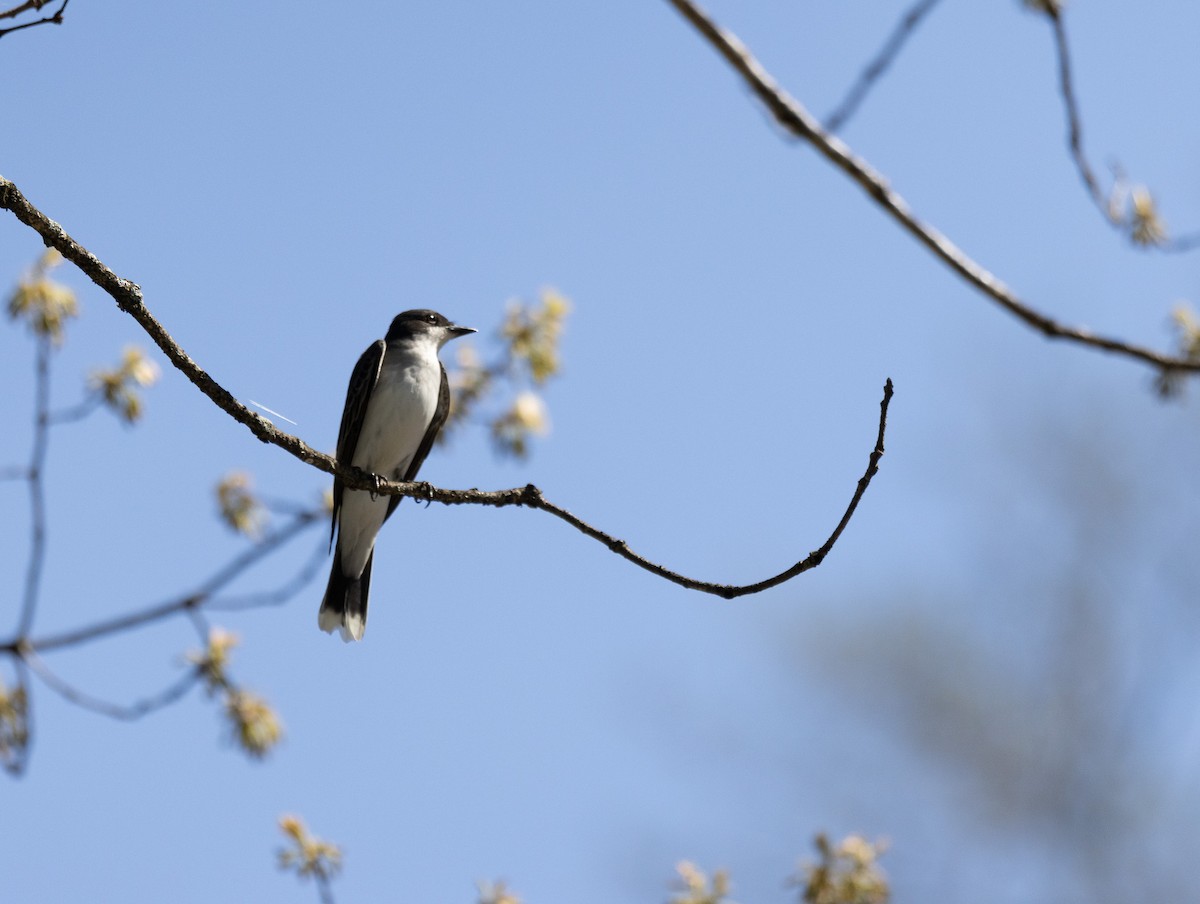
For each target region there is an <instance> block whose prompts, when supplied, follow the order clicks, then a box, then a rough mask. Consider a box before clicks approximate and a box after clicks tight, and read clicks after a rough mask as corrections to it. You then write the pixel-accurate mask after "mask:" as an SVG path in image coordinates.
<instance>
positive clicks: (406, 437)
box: [354, 343, 442, 479]
mask: <svg viewBox="0 0 1200 904" xmlns="http://www.w3.org/2000/svg"><path fill="white" fill-rule="evenodd" d="M426 346H427V347H426ZM441 383H442V371H441V365H440V364H439V363H438V358H437V346H436V345H433V344H432V343H421V344H420V345H418V344H416V343H405V344H403V345H399V344H397V345H393V346H388V349H387V351H386V352H385V353H384V356H383V368H382V369H381V370H380V373H379V379H378V381H377V382H376V384H375V391H374V392H373V393H372V394H371V401H370V402H369V403H368V404H367V411H366V415H365V416H364V417H363V424H362V431H361V432H360V433H359V436H358V445H357V447H356V448H355V451H354V464H355V465H357V466H358V467H360V468H364V469H365V470H368V471H374V472H375V473H376V474H380V475H383V476H385V477H394V478H397V479H399V478H401V477H403V475H404V471H405V470H406V469H407V468H408V465H409V463H410V462H411V461H412V457H413V455H414V454H415V453H416V451H417V447H418V446H420V445H421V440H422V439H423V438H424V436H425V431H426V430H428V429H429V424H430V422H431V421H432V420H433V415H434V412H435V411H436V410H437V403H438V393H439V392H440V390H441Z"/></svg>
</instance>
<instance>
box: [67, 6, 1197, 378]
mask: <svg viewBox="0 0 1200 904" xmlns="http://www.w3.org/2000/svg"><path fill="white" fill-rule="evenodd" d="M667 2H669V3H670V4H671V5H672V6H674V7H675V9H677V10H678V11H679V12H680V14H682V15H683V17H684V18H685V19H686V20H687V21H688V22H689V23H691V25H692V26H693V27H695V29H696V30H697V31H698V32H699V33H700V35H701V36H702V37H704V39H705V40H707V41H708V43H709V44H711V45H712V46H713V48H714V49H715V50H716V51H717V52H718V53H719V54H720V55H721V56H722V57H724V59H725V61H726V62H727V63H729V65H730V66H732V67H733V69H734V70H735V71H736V72H737V73H738V75H740V76H741V77H742V79H743V80H744V81H745V82H746V84H747V85H749V86H750V89H751V90H752V91H753V92H754V93H755V95H757V96H758V98H759V99H760V100H761V101H762V102H763V103H764V104H765V105H766V107H767V109H768V110H769V111H770V112H771V114H772V115H773V116H774V117H775V119H776V120H778V122H779V123H780V124H781V125H782V126H783V127H784V128H785V129H787V130H788V131H789V132H791V133H792V134H794V135H796V136H798V137H799V138H802V139H804V140H805V141H807V142H808V143H809V144H811V145H812V146H813V147H814V148H816V150H817V151H818V152H819V153H820V154H821V155H822V156H824V157H825V158H826V159H827V160H829V161H830V162H831V163H832V164H833V165H834V166H836V167H837V168H838V169H840V170H841V171H842V172H844V173H845V174H846V175H848V176H849V177H850V178H851V179H852V180H854V182H856V183H857V184H858V186H859V187H860V188H862V190H863V191H864V192H866V194H867V195H868V196H869V197H870V198H871V199H872V200H873V201H874V202H875V203H876V204H878V205H879V206H880V207H881V208H882V209H883V210H884V211H885V212H886V213H887V214H888V215H890V216H891V217H892V218H893V219H894V220H895V221H896V222H897V223H899V224H900V226H901V227H902V228H903V229H904V230H905V231H907V232H908V233H910V234H911V235H912V236H913V237H914V238H916V239H917V240H918V241H919V242H920V243H921V244H923V245H924V246H925V247H926V248H928V249H929V250H930V251H931V252H932V253H933V255H934V256H935V257H937V258H938V259H939V260H941V261H942V262H943V263H945V264H946V265H947V266H948V267H949V268H950V269H951V270H952V271H953V272H955V273H957V274H958V275H959V276H960V277H961V278H962V279H963V280H965V281H966V282H967V283H968V284H969V285H971V286H973V287H975V288H976V289H978V290H979V291H980V292H982V293H983V294H984V295H986V296H987V297H988V298H991V299H992V300H993V301H995V302H996V303H997V304H999V305H1000V306H1001V307H1002V308H1004V310H1006V311H1008V312H1009V313H1010V314H1013V315H1014V316H1015V317H1017V318H1018V319H1020V320H1021V321H1023V322H1024V323H1026V324H1028V325H1029V326H1031V327H1033V328H1034V329H1035V330H1037V331H1038V332H1040V333H1042V335H1044V336H1046V337H1047V338H1048V339H1064V340H1066V341H1068V342H1072V343H1077V344H1079V345H1084V346H1088V347H1090V348H1096V349H1101V350H1103V351H1106V352H1113V353H1116V354H1119V355H1124V356H1126V357H1129V358H1133V359H1135V360H1138V361H1142V362H1144V363H1146V364H1150V365H1153V366H1154V367H1155V368H1157V369H1159V370H1161V371H1169V372H1187V373H1194V372H1196V371H1200V360H1191V359H1188V358H1179V357H1175V356H1173V355H1167V354H1163V353H1162V352H1157V351H1154V350H1153V349H1150V348H1145V347H1143V346H1140V345H1134V344H1132V343H1129V342H1125V341H1123V340H1121V339H1114V338H1111V337H1108V336H1101V335H1097V334H1095V333H1093V332H1092V331H1091V330H1088V329H1086V328H1084V327H1072V326H1066V325H1064V324H1061V323H1059V322H1058V321H1056V320H1054V319H1053V318H1051V317H1048V316H1047V315H1045V314H1042V313H1041V312H1039V311H1037V310H1035V309H1034V308H1032V307H1030V306H1029V305H1028V304H1026V303H1025V302H1024V301H1022V300H1021V299H1020V298H1018V297H1017V295H1016V294H1015V293H1014V292H1013V291H1012V290H1011V289H1009V288H1008V286H1006V285H1005V284H1004V283H1003V282H1001V281H1000V279H998V278H997V277H996V276H995V275H994V274H993V273H991V272H990V271H989V270H987V269H985V268H984V267H983V266H981V265H980V264H978V263H977V262H976V261H975V260H974V259H972V258H971V257H969V256H968V255H967V254H966V253H965V252H964V251H962V249H960V248H959V247H958V246H957V245H955V244H954V243H953V242H952V241H950V239H948V238H947V237H946V236H944V235H942V233H940V232H938V230H936V229H935V228H933V227H932V226H930V225H928V224H927V223H924V222H922V221H921V220H920V219H918V217H917V216H916V214H915V213H913V211H912V209H911V208H910V207H909V205H908V202H907V201H905V200H904V198H902V197H901V196H900V195H899V194H897V193H896V192H895V191H893V190H892V188H891V186H889V185H888V183H887V180H886V179H884V177H883V176H882V175H881V174H880V173H879V172H877V171H876V170H875V169H873V168H872V167H871V166H870V164H868V163H867V162H866V161H865V160H863V159H862V158H861V157H858V156H856V155H855V154H854V153H853V152H852V151H851V150H850V148H849V147H847V145H846V144H845V142H843V141H842V140H841V139H839V138H837V137H836V136H834V135H830V134H828V133H827V132H826V131H825V130H824V129H823V128H822V127H821V124H820V123H819V122H817V120H816V119H815V118H814V117H813V115H812V114H811V113H809V112H808V110H807V109H805V107H804V106H803V105H802V104H801V103H800V102H799V101H797V100H795V99H794V98H793V97H791V96H790V95H788V94H787V93H786V92H785V91H784V90H783V89H782V88H780V87H779V85H778V84H776V82H775V80H774V79H773V78H772V77H771V75H770V74H769V73H768V72H767V71H766V70H765V69H764V68H763V67H762V65H761V64H760V63H759V62H758V60H756V59H755V58H754V56H753V55H752V54H751V53H750V51H749V50H748V49H747V48H746V46H745V45H744V44H743V43H742V42H741V41H740V40H739V39H738V38H737V37H736V36H735V35H733V34H732V33H730V32H728V31H726V30H725V29H723V28H720V27H719V26H718V25H716V24H715V23H714V22H713V20H712V19H710V18H709V17H708V15H707V14H706V13H704V12H703V11H702V10H701V9H700V8H699V7H698V6H696V4H694V3H692V2H690V0H667ZM60 250H61V249H60Z"/></svg>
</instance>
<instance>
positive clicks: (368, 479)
mask: <svg viewBox="0 0 1200 904" xmlns="http://www.w3.org/2000/svg"><path fill="white" fill-rule="evenodd" d="M805 116H807V114H805ZM834 140H835V141H836V139H834ZM0 207H2V208H4V209H6V210H10V211H12V212H13V214H14V215H16V217H17V219H19V220H20V221H21V222H22V223H24V224H25V225H27V226H29V227H30V228H32V229H33V230H35V231H36V232H37V233H38V234H39V235H41V236H42V239H43V241H45V243H46V244H47V245H50V246H52V247H54V248H56V249H57V250H58V251H59V252H60V253H61V254H62V255H63V257H65V258H66V259H67V260H69V261H71V262H72V263H74V264H75V265H76V266H77V267H79V269H80V270H82V271H83V272H84V273H85V274H86V275H87V276H88V277H89V278H90V279H91V280H92V282H94V283H95V284H96V285H98V286H99V287H100V288H101V289H103V290H104V291H105V292H107V293H108V294H109V295H110V296H111V297H112V298H113V300H114V301H116V303H117V307H119V308H120V309H121V310H122V311H125V312H126V313H127V314H129V315H130V316H131V317H133V318H134V320H136V321H137V322H138V324H140V325H141V327H142V328H143V329H144V330H145V331H146V332H147V334H148V335H149V336H150V338H151V339H153V340H154V342H155V344H157V345H158V347H159V348H160V349H162V351H163V353H164V354H165V355H166V356H167V358H168V359H169V360H170V361H171V363H172V364H173V365H174V366H175V367H176V369H178V370H179V371H181V372H182V373H183V374H184V376H186V377H187V378H188V379H189V380H191V381H192V383H194V384H195V385H196V387H197V388H198V389H200V391H201V392H203V393H204V394H205V395H206V396H208V397H209V399H211V400H212V401H213V403H214V404H216V405H217V407H218V408H220V409H221V410H222V411H224V412H226V413H227V414H228V415H229V416H230V417H232V418H233V419H234V420H236V421H238V422H239V423H242V424H244V425H246V427H248V428H249V429H250V431H251V432H252V433H253V434H254V435H255V436H256V437H258V438H259V439H260V440H262V441H263V442H266V443H272V444H274V445H276V446H279V447H280V448H281V449H284V450H285V451H287V452H290V453H291V454H292V455H294V456H295V457H296V458H299V459H300V460H301V461H303V462H305V463H306V464H310V465H313V466H314V467H316V468H319V469H320V470H322V471H325V472H326V473H328V474H334V475H336V476H337V477H339V478H340V479H341V480H342V481H343V483H344V484H345V486H346V487H347V488H349V489H359V490H371V491H373V492H375V493H377V494H383V495H389V496H411V497H414V498H418V499H424V500H427V501H430V502H441V503H444V504H446V505H488V506H494V507H497V508H499V507H504V506H509V505H521V506H527V507H529V508H536V509H541V510H543V511H546V512H549V513H550V514H552V515H555V516H556V517H558V518H560V519H561V520H563V521H565V522H567V523H568V524H570V525H571V526H573V527H575V528H576V529H577V530H579V531H581V532H583V533H584V534H587V535H588V536H589V537H592V538H593V539H595V540H598V541H599V542H601V543H603V544H605V545H606V546H608V548H609V549H611V550H613V552H616V553H618V554H619V555H621V556H623V557H624V558H626V559H628V560H629V561H631V562H633V563H634V564H636V565H638V566H639V567H641V568H645V569H646V570H647V571H650V572H652V573H654V574H657V575H659V576H660V577H663V578H666V579H667V580H669V581H673V582H674V583H677V584H680V585H681V586H684V587H688V588H690V589H693V590H700V591H703V592H705V593H715V594H717V595H718V596H723V597H725V598H726V599H731V598H733V597H735V596H741V595H743V594H746V593H757V592H758V591H760V590H765V589H767V588H768V587H774V586H776V585H777V584H780V583H782V582H783V581H786V580H788V579H789V578H792V577H795V576H796V575H798V574H800V573H801V572H804V571H808V570H809V569H811V568H814V567H816V566H817V565H819V564H820V563H821V560H822V559H824V557H825V555H826V553H828V551H829V548H831V547H832V546H833V543H834V542H836V540H837V538H838V536H840V535H841V532H842V530H843V529H844V527H845V524H846V522H847V521H849V518H850V515H851V514H852V513H853V511H854V509H855V507H856V506H857V505H858V499H859V498H860V497H861V495H862V492H863V491H864V490H865V489H866V484H865V483H863V482H862V481H860V485H859V490H858V491H857V492H856V493H855V496H854V499H853V500H852V501H851V504H850V508H849V509H848V510H847V512H846V515H845V516H844V517H843V519H842V522H841V523H840V524H839V525H838V527H837V529H836V530H835V531H834V533H833V535H832V536H831V537H830V538H829V540H827V541H826V543H825V545H823V546H822V547H821V548H820V549H819V550H817V551H816V552H814V553H812V554H811V555H809V556H808V557H807V558H806V559H803V560H802V561H800V562H797V563H796V565H794V566H792V568H790V569H788V570H787V571H784V572H782V573H781V574H779V575H776V576H775V577H773V578H769V579H767V580H766V581H762V582H759V583H757V584H750V585H746V586H744V587H736V586H731V585H726V584H711V583H708V582H705V581H695V580H692V579H691V578H687V577H684V576H682V575H679V574H676V573H675V572H673V571H670V570H669V569H667V568H664V567H662V566H661V565H656V564H654V563H652V562H650V561H648V560H647V559H644V558H642V557H641V556H639V555H637V554H635V553H633V552H631V551H630V550H629V549H628V548H627V546H626V544H625V542H624V541H623V540H617V539H616V538H614V537H612V536H611V535H610V534H606V533H605V532H603V531H601V530H598V529H597V528H594V527H592V526H591V525H589V524H587V523H586V522H584V521H583V520H581V519H580V518H577V517H576V516H575V515H572V514H571V513H570V512H568V511H567V510H566V509H563V508H560V507H559V506H557V505H554V504H553V503H551V502H549V501H548V500H546V499H545V497H543V496H542V492H541V490H539V489H538V488H537V487H535V486H533V485H532V484H529V485H527V486H525V487H522V488H516V489H511V490H495V491H490V492H484V491H480V490H476V489H471V490H443V489H439V488H437V487H434V486H432V485H430V484H428V483H422V482H413V483H400V482H392V481H387V480H383V479H382V478H381V477H378V476H376V475H374V474H369V473H367V472H366V471H363V470H361V469H359V468H355V467H353V466H350V465H340V464H338V463H337V461H335V460H334V459H333V458H332V457H331V456H329V455H326V454H324V453H323V452H318V451H317V450H316V449H314V448H312V447H311V446H309V445H308V444H307V443H305V442H304V441H303V440H301V439H299V438H298V437H295V436H292V435H291V434H290V433H285V432H284V431H282V430H279V429H278V428H276V427H275V426H274V425H272V424H271V423H270V422H269V421H267V420H266V419H264V418H262V417H260V416H259V415H257V414H255V413H254V412H252V411H251V410H250V409H248V408H247V407H246V406H245V405H243V404H242V403H241V402H239V401H238V400H237V399H235V398H234V397H233V396H232V395H231V394H230V393H229V391H228V390H226V389H225V388H224V387H223V386H221V385H220V384H218V383H217V382H216V381H215V380H214V379H213V378H212V377H210V376H209V375H208V374H207V373H206V372H205V371H204V370H203V369H202V368H201V367H200V366H199V365H197V364H196V363H195V362H194V361H193V360H192V359H191V358H190V357H188V355H187V353H186V352H184V350H183V349H182V348H180V346H179V345H178V344H177V343H176V342H175V340H174V339H173V338H171V336H170V334H169V333H167V331H166V329H164V328H163V326H162V324H160V323H159V322H158V320H156V319H155V318H154V316H153V315H152V314H151V313H150V311H149V310H148V309H147V308H146V306H145V304H144V302H143V301H142V292H141V289H140V288H138V286H137V285H136V284H134V283H132V282H130V281H129V280H127V279H122V278H121V277H119V276H117V275H116V274H115V273H113V272H112V271H111V270H110V269H108V267H106V266H105V265H104V264H103V263H101V262H100V260H99V259H98V258H97V257H96V256H95V255H93V254H92V253H91V252H90V251H88V250H87V249H86V248H84V247H83V246H81V245H80V244H79V243H78V242H76V241H75V240H74V239H73V238H71V237H70V236H69V235H68V234H67V233H66V231H65V230H64V229H63V228H62V227H61V226H60V225H58V223H56V222H54V221H53V220H51V219H50V218H49V217H47V216H46V215H45V214H43V213H42V212H41V211H40V210H38V209H37V208H36V207H34V206H33V205H32V204H30V203H29V201H28V200H26V198H25V196H24V195H22V194H21V192H20V191H19V190H18V189H17V187H16V186H15V185H13V183H12V182H9V181H8V180H7V179H4V178H3V177H0ZM1184 364H1185V366H1186V367H1187V368H1189V369H1195V368H1200V362H1195V363H1193V362H1184ZM890 398H891V381H890V380H889V381H888V386H887V387H886V389H885V392H884V403H883V409H884V410H883V414H885V415H886V409H887V401H888V400H889V399H890ZM883 423H884V418H883V417H881V418H880V443H879V445H878V447H877V452H878V455H882V454H883V446H882V433H883V429H882V428H883ZM877 462H878V456H874V457H873V461H872V465H871V468H870V469H869V471H868V474H867V476H866V477H864V480H865V481H866V482H867V483H869V482H870V478H871V476H873V475H874V473H875V464H876V463H877ZM196 605H197V603H196V602H194V601H192V597H185V598H184V599H183V600H176V601H174V602H172V603H166V604H163V606H160V607H156V608H155V609H151V610H146V611H145V612H142V613H135V614H133V615H131V616H126V617H124V618H122V619H115V620H113V621H112V622H108V623H104V624H101V625H98V626H93V627H92V628H90V629H85V630H83V631H78V632H70V633H69V634H67V635H60V636H58V637H55V638H50V639H49V642H51V643H52V644H53V645H55V646H65V645H67V644H70V643H80V642H82V641H85V640H90V639H92V638H93V637H96V636H100V635H101V634H107V633H112V632H113V631H119V630H123V629H125V628H127V627H131V626H133V625H136V624H142V623H144V622H146V621H153V620H157V619H159V618H163V617H165V616H167V615H170V614H171V613H173V612H175V611H178V610H180V609H184V608H187V607H194V606H196ZM46 645H47V641H46V640H43V641H42V642H41V644H40V648H41V649H46ZM3 649H4V647H3V646H0V650H3Z"/></svg>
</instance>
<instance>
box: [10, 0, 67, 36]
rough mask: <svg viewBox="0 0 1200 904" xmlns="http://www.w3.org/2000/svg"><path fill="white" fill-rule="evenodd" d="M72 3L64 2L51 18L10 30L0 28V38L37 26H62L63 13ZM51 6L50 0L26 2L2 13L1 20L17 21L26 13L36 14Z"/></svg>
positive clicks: (14, 26) (27, 23)
mask: <svg viewBox="0 0 1200 904" xmlns="http://www.w3.org/2000/svg"><path fill="white" fill-rule="evenodd" d="M70 2H71V0H63V2H62V6H60V7H59V8H58V9H57V10H55V11H54V12H53V13H52V14H50V15H49V16H45V17H43V18H41V19H35V20H33V21H32V22H23V23H21V24H20V25H10V26H9V27H8V28H0V38H2V37H4V36H5V35H6V34H9V33H11V32H14V31H21V29H23V28H33V27H34V26H35V25H48V24H54V25H62V21H63V13H64V12H66V10H67V4H68V3H70ZM49 5H50V0H26V2H25V3H22V4H19V5H18V6H14V7H12V8H11V9H6V10H3V11H0V19H15V18H16V17H17V16H20V15H23V14H24V13H27V12H30V11H33V12H36V11H38V10H40V9H41V8H42V7H43V6H49Z"/></svg>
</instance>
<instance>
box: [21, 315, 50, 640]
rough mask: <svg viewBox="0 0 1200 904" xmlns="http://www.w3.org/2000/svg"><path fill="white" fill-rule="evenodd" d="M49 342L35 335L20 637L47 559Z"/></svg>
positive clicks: (33, 606)
mask: <svg viewBox="0 0 1200 904" xmlns="http://www.w3.org/2000/svg"><path fill="white" fill-rule="evenodd" d="M50 343H51V339H50V337H49V336H48V335H44V334H43V335H39V336H38V338H37V358H36V364H35V365H34V387H35V388H34V415H33V449H32V451H31V452H30V456H29V469H28V471H27V472H26V476H25V480H26V482H27V484H28V485H29V525H30V526H29V562H28V564H27V566H26V569H25V590H24V595H23V597H22V600H21V615H20V617H19V619H18V621H17V634H18V636H20V637H24V636H25V635H26V634H27V633H28V632H29V629H30V627H32V625H33V616H34V613H35V612H36V611H37V601H38V589H39V588H40V587H41V583H42V568H43V566H44V565H45V560H46V491H45V488H44V486H43V482H42V476H43V474H42V472H43V469H44V468H45V466H46V449H47V448H48V445H49V437H50Z"/></svg>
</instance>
